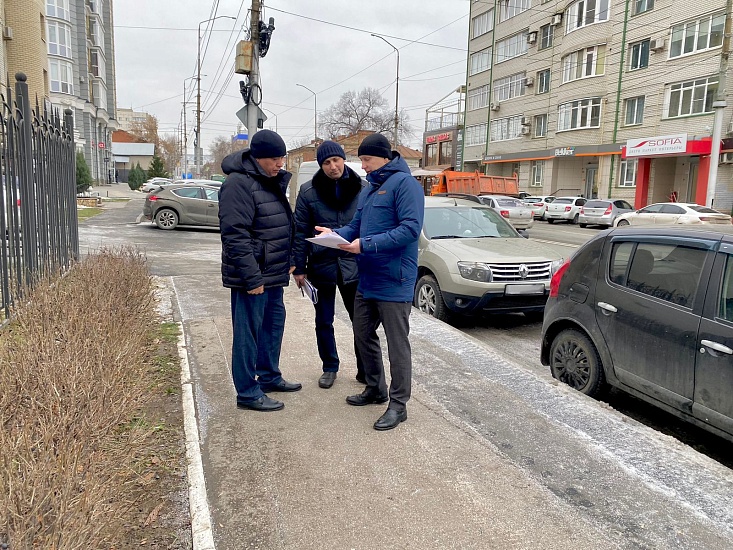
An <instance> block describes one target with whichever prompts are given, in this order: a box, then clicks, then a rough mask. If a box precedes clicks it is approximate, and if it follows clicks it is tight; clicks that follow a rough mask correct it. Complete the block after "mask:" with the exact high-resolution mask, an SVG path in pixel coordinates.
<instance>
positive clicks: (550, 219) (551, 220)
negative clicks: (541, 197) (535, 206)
mask: <svg viewBox="0 0 733 550" xmlns="http://www.w3.org/2000/svg"><path fill="white" fill-rule="evenodd" d="M547 223H555V220H553V219H552V218H547Z"/></svg>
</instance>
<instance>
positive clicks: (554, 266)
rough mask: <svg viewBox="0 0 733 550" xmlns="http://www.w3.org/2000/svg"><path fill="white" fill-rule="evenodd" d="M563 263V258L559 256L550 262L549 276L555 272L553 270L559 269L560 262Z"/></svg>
mask: <svg viewBox="0 0 733 550" xmlns="http://www.w3.org/2000/svg"><path fill="white" fill-rule="evenodd" d="M564 263H565V258H560V259H559V260H554V261H553V262H552V263H551V264H550V277H552V276H553V275H554V274H555V272H556V271H557V270H558V269H560V266H562V264H564Z"/></svg>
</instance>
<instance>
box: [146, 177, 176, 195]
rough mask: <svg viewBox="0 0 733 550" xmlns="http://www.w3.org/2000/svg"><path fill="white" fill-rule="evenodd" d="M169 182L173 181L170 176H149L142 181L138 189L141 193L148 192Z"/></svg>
mask: <svg viewBox="0 0 733 550" xmlns="http://www.w3.org/2000/svg"><path fill="white" fill-rule="evenodd" d="M171 183H173V180H172V179H170V178H151V179H149V180H148V181H146V182H145V183H143V185H142V187H141V188H140V191H142V192H143V193H150V192H151V191H152V190H153V189H157V188H158V187H161V186H162V185H169V184H171Z"/></svg>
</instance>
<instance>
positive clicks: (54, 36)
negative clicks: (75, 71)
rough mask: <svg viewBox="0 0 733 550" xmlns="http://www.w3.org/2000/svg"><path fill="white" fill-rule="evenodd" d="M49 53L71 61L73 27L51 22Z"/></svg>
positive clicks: (48, 24) (49, 28)
mask: <svg viewBox="0 0 733 550" xmlns="http://www.w3.org/2000/svg"><path fill="white" fill-rule="evenodd" d="M46 28H47V31H48V53H50V54H51V55H60V56H62V57H68V58H69V59H71V26H70V25H67V24H65V23H59V22H57V21H49V22H48V23H47V25H46Z"/></svg>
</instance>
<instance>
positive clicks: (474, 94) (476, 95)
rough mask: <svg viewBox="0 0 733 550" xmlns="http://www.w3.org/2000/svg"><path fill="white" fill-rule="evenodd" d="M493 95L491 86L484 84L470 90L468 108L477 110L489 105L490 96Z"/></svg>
mask: <svg viewBox="0 0 733 550" xmlns="http://www.w3.org/2000/svg"><path fill="white" fill-rule="evenodd" d="M490 95H491V86H489V85H488V84H484V85H483V86H479V87H478V88H474V89H473V90H470V91H469V92H468V99H467V101H468V110H469V111H475V110H476V109H481V108H482V107H487V106H488V105H489V96H490Z"/></svg>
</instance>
